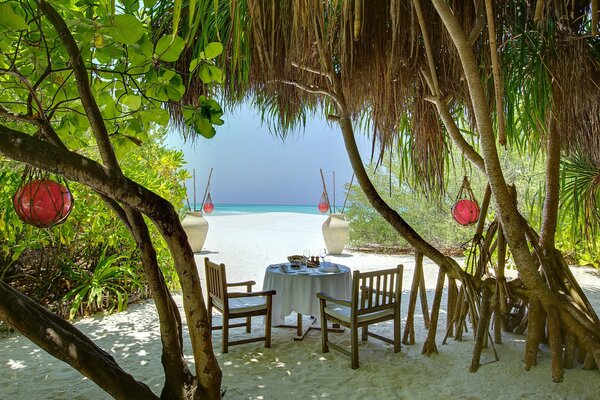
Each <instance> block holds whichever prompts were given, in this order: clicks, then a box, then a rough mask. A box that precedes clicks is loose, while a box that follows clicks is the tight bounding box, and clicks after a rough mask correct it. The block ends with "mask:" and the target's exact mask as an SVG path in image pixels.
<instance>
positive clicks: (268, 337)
mask: <svg viewBox="0 0 600 400" xmlns="http://www.w3.org/2000/svg"><path fill="white" fill-rule="evenodd" d="M271 318H272V317H271V296H268V298H267V315H265V319H266V321H265V347H271V323H272V321H271Z"/></svg>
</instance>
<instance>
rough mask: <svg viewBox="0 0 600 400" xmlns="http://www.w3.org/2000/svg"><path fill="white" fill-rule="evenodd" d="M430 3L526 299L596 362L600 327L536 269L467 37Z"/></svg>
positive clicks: (442, 7) (445, 9)
mask: <svg viewBox="0 0 600 400" xmlns="http://www.w3.org/2000/svg"><path fill="white" fill-rule="evenodd" d="M432 3H433V5H434V7H435V8H436V10H437V12H438V14H439V15H440V17H441V19H442V22H443V23H444V26H445V27H446V29H447V30H448V32H449V34H450V37H451V39H452V41H453V42H454V45H455V46H456V48H457V50H458V54H459V57H460V61H461V64H462V67H463V70H464V73H465V78H466V82H467V86H468V89H469V94H470V96H471V102H472V104H473V109H474V114H475V120H476V125H477V130H478V132H479V138H480V144H481V149H482V156H483V159H484V163H485V170H486V175H487V177H488V182H489V184H490V188H491V189H492V193H493V194H494V197H495V199H496V203H497V206H498V213H499V216H500V221H501V222H502V229H503V231H504V235H505V238H506V241H507V243H508V245H509V247H510V249H511V252H512V255H513V257H514V259H515V262H516V265H517V269H518V271H519V277H520V279H521V280H522V282H523V284H524V285H525V287H526V288H527V289H528V296H529V297H530V299H531V298H537V299H538V300H539V301H540V302H541V304H542V307H543V308H544V309H546V310H549V309H551V308H553V307H556V309H557V311H558V315H559V317H560V323H561V324H563V325H564V326H565V327H567V328H568V329H569V330H570V331H571V332H573V333H574V334H575V335H576V336H577V339H578V341H579V344H580V345H581V346H583V347H584V348H585V349H586V350H587V351H589V352H591V353H592V355H593V356H594V357H595V359H596V362H598V361H599V360H600V347H598V343H599V337H598V334H597V333H596V332H597V331H598V329H600V327H599V326H598V324H597V323H595V322H592V321H593V320H594V318H591V317H589V318H588V316H584V315H581V314H582V312H580V311H579V310H577V309H575V307H574V306H572V305H571V304H569V303H568V301H563V300H561V299H560V298H559V297H558V296H557V295H556V293H553V292H552V291H551V290H550V289H549V288H548V287H547V286H546V284H545V282H544V281H543V280H542V278H541V276H540V275H539V273H538V271H537V266H538V265H537V263H536V260H535V259H534V257H533V256H532V254H531V253H530V251H529V247H528V244H527V240H526V237H525V233H526V231H527V228H528V227H527V225H525V224H524V222H523V218H522V217H521V216H520V215H519V213H518V211H517V208H516V199H514V198H513V196H511V195H510V193H509V189H508V187H507V185H506V181H505V180H504V175H503V172H502V168H501V166H500V162H499V157H498V152H497V149H496V143H495V139H494V132H493V129H492V122H491V119H490V115H491V113H490V110H489V107H488V102H487V99H486V98H485V92H484V90H483V86H482V82H481V76H480V74H479V69H478V65H477V62H476V59H475V55H474V54H473V51H472V48H471V46H470V45H469V43H468V40H467V37H466V35H465V33H464V32H463V30H462V27H461V25H460V22H459V21H458V20H457V18H456V17H455V15H454V14H453V13H452V11H451V10H450V8H449V6H448V5H447V4H446V2H445V1H443V0H432ZM546 273H548V271H546ZM590 319H591V320H590ZM586 320H587V321H586Z"/></svg>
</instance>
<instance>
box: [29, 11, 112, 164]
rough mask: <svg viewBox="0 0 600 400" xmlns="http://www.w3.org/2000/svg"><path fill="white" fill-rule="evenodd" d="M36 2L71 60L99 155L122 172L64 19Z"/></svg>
mask: <svg viewBox="0 0 600 400" xmlns="http://www.w3.org/2000/svg"><path fill="white" fill-rule="evenodd" d="M37 3H38V6H39V8H40V9H41V10H42V12H43V13H44V15H46V17H47V18H48V20H49V21H50V23H51V24H52V26H54V29H55V30H56V32H57V33H58V35H59V36H60V38H61V39H62V42H63V44H64V45H65V48H66V50H67V53H68V54H69V59H70V61H71V66H72V68H73V73H74V75H75V79H76V82H77V90H78V92H79V96H80V97H81V104H82V105H83V109H84V110H85V113H86V115H87V117H88V120H89V122H90V126H91V128H92V132H93V133H94V137H95V138H96V143H97V144H98V150H99V151H100V156H101V157H102V160H103V161H104V163H105V164H106V166H107V167H108V169H109V170H110V171H111V172H113V173H116V174H122V172H121V167H120V166H119V162H118V161H117V157H116V155H115V152H114V150H113V147H112V144H111V142H110V138H109V136H108V130H107V129H106V124H105V123H104V120H103V118H102V113H100V109H99V108H98V104H97V103H96V99H95V98H94V96H93V95H92V91H91V89H90V86H89V79H88V76H87V72H88V71H87V68H86V66H85V63H84V61H83V58H82V57H81V53H80V51H79V47H77V43H76V42H75V39H74V38H73V36H72V35H71V31H70V30H69V28H68V27H67V24H66V23H65V21H64V19H63V18H62V17H61V16H60V15H59V14H58V12H56V10H55V9H54V7H52V6H51V5H50V4H49V3H47V2H46V1H45V0H37Z"/></svg>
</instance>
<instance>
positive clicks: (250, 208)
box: [198, 203, 320, 216]
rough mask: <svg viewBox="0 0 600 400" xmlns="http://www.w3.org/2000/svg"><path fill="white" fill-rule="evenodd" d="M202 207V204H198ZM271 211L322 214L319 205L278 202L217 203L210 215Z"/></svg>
mask: <svg viewBox="0 0 600 400" xmlns="http://www.w3.org/2000/svg"><path fill="white" fill-rule="evenodd" d="M198 208H200V205H198ZM271 212H288V213H300V214H320V212H319V210H318V209H317V205H316V204H315V205H312V206H308V205H299V206H290V205H277V204H271V205H267V204H219V203H216V204H215V210H214V211H213V212H212V213H211V214H209V215H217V216H218V215H234V214H238V215H239V214H262V213H271Z"/></svg>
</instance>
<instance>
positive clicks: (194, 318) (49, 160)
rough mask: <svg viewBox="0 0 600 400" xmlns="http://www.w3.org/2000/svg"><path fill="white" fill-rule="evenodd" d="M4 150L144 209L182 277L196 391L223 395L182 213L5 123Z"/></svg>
mask: <svg viewBox="0 0 600 400" xmlns="http://www.w3.org/2000/svg"><path fill="white" fill-rule="evenodd" d="M0 153H2V154H4V155H6V156H7V157H9V158H12V159H14V160H16V161H21V162H24V163H28V164H30V165H32V166H34V167H36V168H40V169H44V170H47V171H50V172H54V173H57V174H61V175H63V176H64V177H65V178H67V179H70V180H74V181H77V182H80V183H82V184H84V185H86V186H89V187H91V188H92V189H94V190H96V191H97V192H99V193H101V194H103V195H106V196H107V197H110V198H112V199H114V200H116V201H118V202H119V203H121V204H123V205H124V206H127V207H131V208H133V209H136V210H139V211H141V212H143V213H144V214H145V215H147V216H148V217H149V218H150V219H152V221H153V222H154V223H155V224H156V225H157V227H158V228H159V231H160V232H161V234H162V235H163V237H164V238H165V240H166V242H167V244H168V246H169V249H170V251H171V254H172V256H173V259H174V262H175V267H176V270H177V273H178V276H179V279H180V281H181V285H182V292H183V297H184V308H185V309H186V317H187V320H188V329H189V330H190V339H191V342H192V349H193V351H194V358H195V363H196V372H197V377H196V378H197V384H198V387H197V389H196V394H197V395H198V396H205V398H208V399H219V398H220V396H221V394H220V382H221V370H220V368H219V366H218V363H217V360H216V358H215V356H214V353H213V351H212V341H211V339H210V326H209V324H208V316H207V312H206V307H205V305H204V300H203V296H202V289H201V287H200V279H199V275H198V270H197V267H196V263H195V260H194V253H193V252H192V250H191V248H190V246H189V243H188V241H187V236H186V235H185V232H184V231H183V228H182V226H181V223H180V222H179V216H178V215H177V213H176V212H175V210H174V209H173V206H172V205H171V204H170V203H169V202H167V201H166V200H165V199H163V198H161V197H160V196H158V195H156V194H155V193H153V192H151V191H150V190H148V189H146V188H145V187H143V186H140V185H138V184H137V183H135V182H133V181H131V180H130V179H128V178H126V177H124V176H119V175H115V174H112V173H110V172H109V171H108V170H107V169H106V168H104V167H103V166H102V165H100V164H98V163H97V162H95V161H93V160H91V159H88V158H85V157H83V156H81V155H79V154H76V153H73V152H69V151H65V150H63V149H60V148H58V147H56V146H54V145H52V144H49V143H47V142H43V141H40V140H37V139H35V138H33V137H31V136H29V135H26V134H24V133H21V132H18V131H15V130H13V129H10V128H8V127H6V126H3V125H0Z"/></svg>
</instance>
